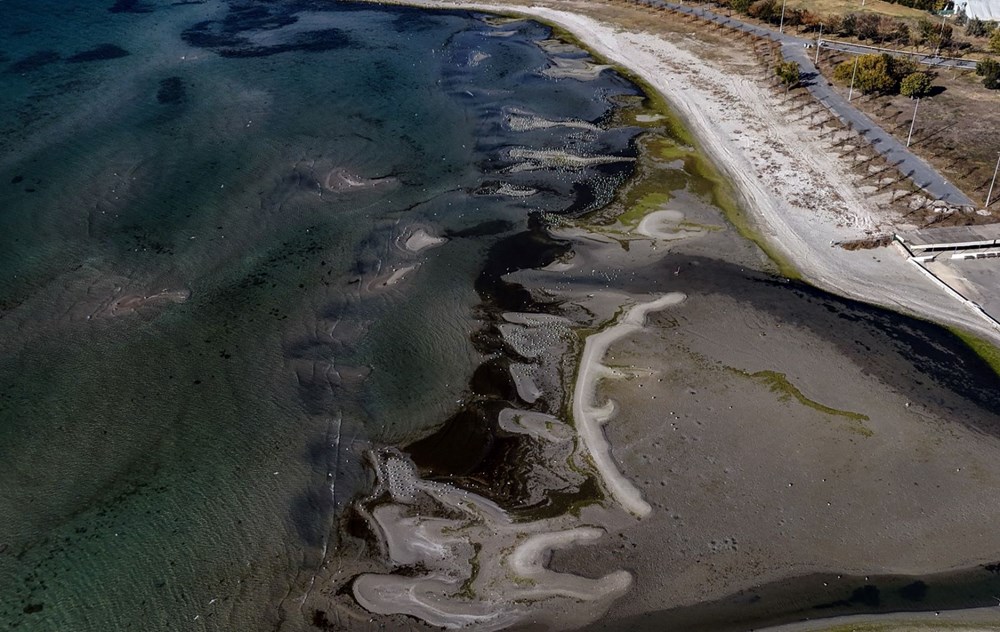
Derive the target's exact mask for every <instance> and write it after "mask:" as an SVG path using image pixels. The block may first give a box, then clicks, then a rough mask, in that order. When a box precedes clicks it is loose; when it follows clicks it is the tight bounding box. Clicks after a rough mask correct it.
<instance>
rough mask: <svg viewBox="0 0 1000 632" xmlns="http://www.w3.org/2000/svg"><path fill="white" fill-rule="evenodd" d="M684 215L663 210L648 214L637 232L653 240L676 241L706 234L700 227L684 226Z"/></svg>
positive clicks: (679, 212) (637, 227)
mask: <svg viewBox="0 0 1000 632" xmlns="http://www.w3.org/2000/svg"><path fill="white" fill-rule="evenodd" d="M683 222H684V213H683V212H681V211H672V210H662V211H653V212H652V213H649V214H647V215H646V216H645V217H643V218H642V220H641V221H640V222H639V225H638V226H636V227H635V232H637V233H639V234H640V235H643V236H644V237H649V238H651V239H662V240H667V241H669V240H674V239H687V238H689V237H696V236H698V235H701V234H703V233H704V232H705V230H704V229H702V228H700V227H695V226H690V225H684V224H683Z"/></svg>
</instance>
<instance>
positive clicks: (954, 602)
mask: <svg viewBox="0 0 1000 632" xmlns="http://www.w3.org/2000/svg"><path fill="white" fill-rule="evenodd" d="M998 592H1000V574H998V570H997V568H996V565H989V566H976V567H973V568H968V569H963V570H960V571H952V572H948V573H936V574H933V575H926V576H922V577H909V576H903V575H870V576H868V577H856V576H850V575H834V574H816V575H807V576H804V577H796V578H793V579H787V580H782V581H778V582H772V583H769V584H764V585H762V586H758V587H756V588H752V589H747V590H742V591H739V592H737V593H734V594H732V595H729V596H728V597H724V598H722V599H718V600H716V601H711V602H708V603H702V604H698V605H696V606H690V607H681V608H673V609H670V610H662V611H659V612H650V613H647V614H643V615H638V616H633V617H629V618H626V619H619V620H616V621H613V622H608V623H603V624H595V625H592V626H590V627H588V628H587V630H588V631H590V632H597V631H598V630H633V631H635V632H653V631H654V630H655V631H657V632H659V631H660V630H684V631H685V632H737V631H743V630H752V629H759V628H765V627H769V626H774V625H781V624H784V623H791V622H795V621H804V620H810V619H827V618H831V617H840V616H846V615H859V614H888V613H893V612H927V611H937V610H954V609H963V608H982V607H988V606H995V605H996V603H997V602H996V598H995V597H994V595H996V594H998Z"/></svg>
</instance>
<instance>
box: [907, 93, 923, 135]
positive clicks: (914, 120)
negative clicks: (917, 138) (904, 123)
mask: <svg viewBox="0 0 1000 632" xmlns="http://www.w3.org/2000/svg"><path fill="white" fill-rule="evenodd" d="M918 107H920V97H917V104H916V105H914V106H913V120H912V121H910V133H909V134H907V135H906V146H907V147H909V146H910V139H911V138H913V126H914V125H916V123H917V108H918Z"/></svg>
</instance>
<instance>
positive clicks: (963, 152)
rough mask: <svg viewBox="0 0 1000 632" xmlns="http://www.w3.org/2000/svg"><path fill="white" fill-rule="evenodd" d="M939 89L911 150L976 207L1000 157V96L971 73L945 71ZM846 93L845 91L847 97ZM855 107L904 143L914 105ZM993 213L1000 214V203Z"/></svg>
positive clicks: (880, 100)
mask: <svg viewBox="0 0 1000 632" xmlns="http://www.w3.org/2000/svg"><path fill="white" fill-rule="evenodd" d="M842 59H847V58H846V57H842V56H840V55H832V54H829V53H827V54H825V55H824V56H823V57H822V61H821V64H820V68H821V70H822V72H823V74H824V75H826V76H827V77H830V76H832V74H833V66H834V64H835V63H836V62H838V61H839V60H842ZM934 86H936V87H937V88H939V89H943V91H942V92H940V93H939V94H937V95H935V96H932V97H929V98H925V99H922V100H921V101H920V106H919V108H918V109H917V117H916V124H915V125H914V130H913V140H912V144H911V145H910V150H911V151H913V152H914V153H915V154H917V155H918V156H920V157H921V158H923V159H924V160H926V161H927V162H929V163H930V164H931V165H933V166H934V167H935V168H936V169H937V170H938V171H940V172H941V173H942V174H943V175H944V176H945V177H947V178H948V179H949V180H951V181H952V182H953V183H954V184H955V185H956V186H958V187H959V188H960V189H962V190H963V191H964V192H965V193H966V195H968V196H969V197H971V198H972V199H973V200H974V201H975V202H976V203H977V204H983V203H985V197H986V193H987V190H988V188H989V185H990V179H991V178H992V176H993V169H994V167H995V165H996V162H997V156H998V155H1000V134H998V133H997V130H998V129H1000V91H997V90H986V89H985V88H984V87H983V85H982V83H981V81H980V78H979V77H976V76H975V74H974V73H972V72H971V71H958V70H941V71H939V73H938V75H937V77H936V78H935V80H934ZM844 92H846V91H844ZM853 103H854V105H855V106H856V107H858V109H860V110H862V111H863V112H865V113H866V114H867V115H868V116H869V117H871V118H872V120H874V121H875V122H876V123H878V124H879V125H880V126H882V127H883V128H885V129H886V130H887V131H889V132H891V133H892V134H893V135H894V136H895V137H896V138H898V139H899V140H900V141H902V142H904V143H905V142H906V136H907V134H908V133H909V130H910V122H911V121H912V120H913V109H914V105H915V103H914V101H912V100H911V99H908V98H906V97H902V96H894V97H863V98H855V100H854V101H853ZM993 197H994V202H993V204H992V205H991V206H990V210H992V211H994V213H1000V201H996V200H997V198H998V197H1000V196H998V195H997V192H996V191H994V193H993Z"/></svg>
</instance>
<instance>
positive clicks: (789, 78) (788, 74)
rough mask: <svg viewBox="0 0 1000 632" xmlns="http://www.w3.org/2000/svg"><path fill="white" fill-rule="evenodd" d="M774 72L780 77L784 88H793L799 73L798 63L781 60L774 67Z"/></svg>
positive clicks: (797, 80)
mask: <svg viewBox="0 0 1000 632" xmlns="http://www.w3.org/2000/svg"><path fill="white" fill-rule="evenodd" d="M774 72H775V74H777V75H778V78H779V79H781V83H783V84H785V87H786V88H793V87H795V85H796V84H798V82H799V79H800V77H801V76H802V75H801V71H800V70H799V65H798V64H797V63H795V62H794V61H783V62H781V63H780V64H778V65H777V67H776V68H775V69H774Z"/></svg>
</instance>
